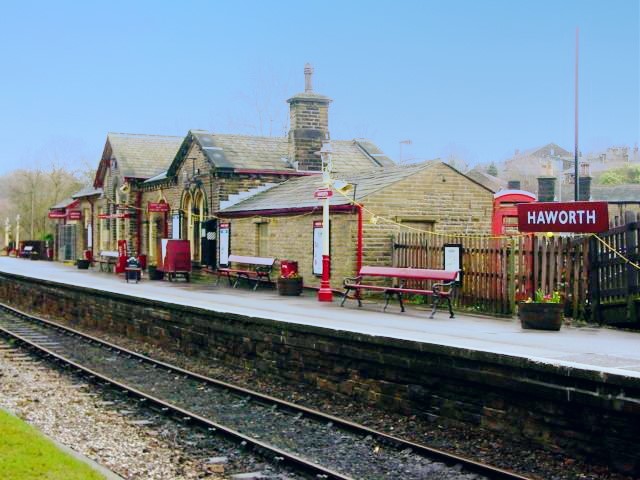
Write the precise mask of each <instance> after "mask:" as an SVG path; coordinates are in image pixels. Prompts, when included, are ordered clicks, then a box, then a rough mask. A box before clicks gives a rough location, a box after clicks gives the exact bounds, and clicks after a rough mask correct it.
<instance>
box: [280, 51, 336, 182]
mask: <svg viewBox="0 0 640 480" xmlns="http://www.w3.org/2000/svg"><path fill="white" fill-rule="evenodd" d="M312 77H313V67H312V66H311V65H310V64H308V63H307V64H306V65H305V66H304V93H299V94H297V95H295V96H293V97H291V98H290V99H289V100H287V103H288V104H289V118H290V130H289V160H290V161H292V162H294V164H295V165H296V168H297V169H298V170H299V171H320V170H322V159H321V158H320V156H319V155H316V154H315V152H319V151H320V149H321V148H322V142H323V141H324V140H329V104H330V103H331V102H332V100H331V99H330V98H329V97H325V96H324V95H319V94H317V93H314V91H313V81H312Z"/></svg>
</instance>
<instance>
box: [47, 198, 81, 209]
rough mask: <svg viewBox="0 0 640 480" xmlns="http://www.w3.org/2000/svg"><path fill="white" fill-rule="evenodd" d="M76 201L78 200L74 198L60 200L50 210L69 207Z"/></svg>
mask: <svg viewBox="0 0 640 480" xmlns="http://www.w3.org/2000/svg"><path fill="white" fill-rule="evenodd" d="M75 202H76V200H75V199H73V198H65V199H64V200H60V201H59V202H58V203H56V204H55V205H54V206H52V207H49V210H62V209H63V208H67V207H68V206H69V205H71V204H73V203H75Z"/></svg>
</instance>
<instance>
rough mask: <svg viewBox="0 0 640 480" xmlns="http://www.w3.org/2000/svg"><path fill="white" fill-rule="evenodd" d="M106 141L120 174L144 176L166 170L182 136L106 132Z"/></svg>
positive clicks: (180, 142) (147, 176) (131, 176)
mask: <svg viewBox="0 0 640 480" xmlns="http://www.w3.org/2000/svg"><path fill="white" fill-rule="evenodd" d="M107 141H108V142H109V144H110V145H111V151H112V156H114V157H115V158H116V160H117V162H118V168H119V169H120V171H121V172H122V175H123V176H125V177H130V178H145V179H146V178H150V177H153V176H154V175H157V174H158V173H160V172H162V171H163V170H166V169H167V167H168V166H169V165H170V164H171V161H172V160H173V159H174V157H175V156H176V153H177V152H178V148H179V147H180V145H181V144H182V141H183V137H174V136H165V135H142V134H134V133H109V134H108V135H107Z"/></svg>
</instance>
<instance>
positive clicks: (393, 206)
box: [363, 163, 493, 266]
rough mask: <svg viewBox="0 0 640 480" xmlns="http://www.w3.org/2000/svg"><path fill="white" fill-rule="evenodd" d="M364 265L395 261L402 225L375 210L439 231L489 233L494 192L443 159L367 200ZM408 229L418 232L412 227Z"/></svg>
mask: <svg viewBox="0 0 640 480" xmlns="http://www.w3.org/2000/svg"><path fill="white" fill-rule="evenodd" d="M363 204H364V206H365V207H366V209H367V210H368V211H369V212H371V213H369V212H367V213H365V217H364V255H363V265H378V266H391V265H392V258H391V255H392V239H393V235H394V233H395V232H398V231H400V230H402V228H401V227H398V226H397V225H394V224H390V223H388V222H384V221H383V220H380V221H378V222H376V223H372V218H371V217H372V214H375V215H376V216H382V217H386V218H389V219H391V220H393V221H395V222H400V223H401V224H404V225H408V226H410V227H412V228H414V229H418V230H427V231H434V232H437V233H461V232H462V233H468V234H476V235H477V234H488V233H490V231H491V217H492V213H493V194H492V193H491V192H490V191H489V190H487V189H486V188H484V187H482V186H480V185H479V184H477V183H475V182H473V181H472V180H470V179H469V178H467V177H465V176H464V175H462V174H460V173H458V172H456V171H454V170H452V169H451V168H450V167H448V166H447V165H445V164H442V163H438V164H436V165H434V166H433V167H431V168H428V169H426V170H423V171H420V172H418V173H417V174H415V175H412V176H411V177H410V178H407V179H405V180H402V181H400V182H397V183H394V184H393V185H391V186H389V187H387V188H385V189H383V190H381V191H379V192H377V193H374V194H372V195H370V196H368V197H367V198H366V199H364V200H363ZM406 231H416V230H410V229H406Z"/></svg>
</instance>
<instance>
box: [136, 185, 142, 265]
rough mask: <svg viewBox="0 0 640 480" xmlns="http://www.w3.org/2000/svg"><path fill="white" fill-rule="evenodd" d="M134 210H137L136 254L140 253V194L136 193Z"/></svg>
mask: <svg viewBox="0 0 640 480" xmlns="http://www.w3.org/2000/svg"><path fill="white" fill-rule="evenodd" d="M136 209H137V210H138V221H137V222H136V234H137V235H136V236H137V237H138V238H136V254H137V255H140V254H141V253H142V250H141V247H142V192H140V191H138V192H136Z"/></svg>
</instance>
